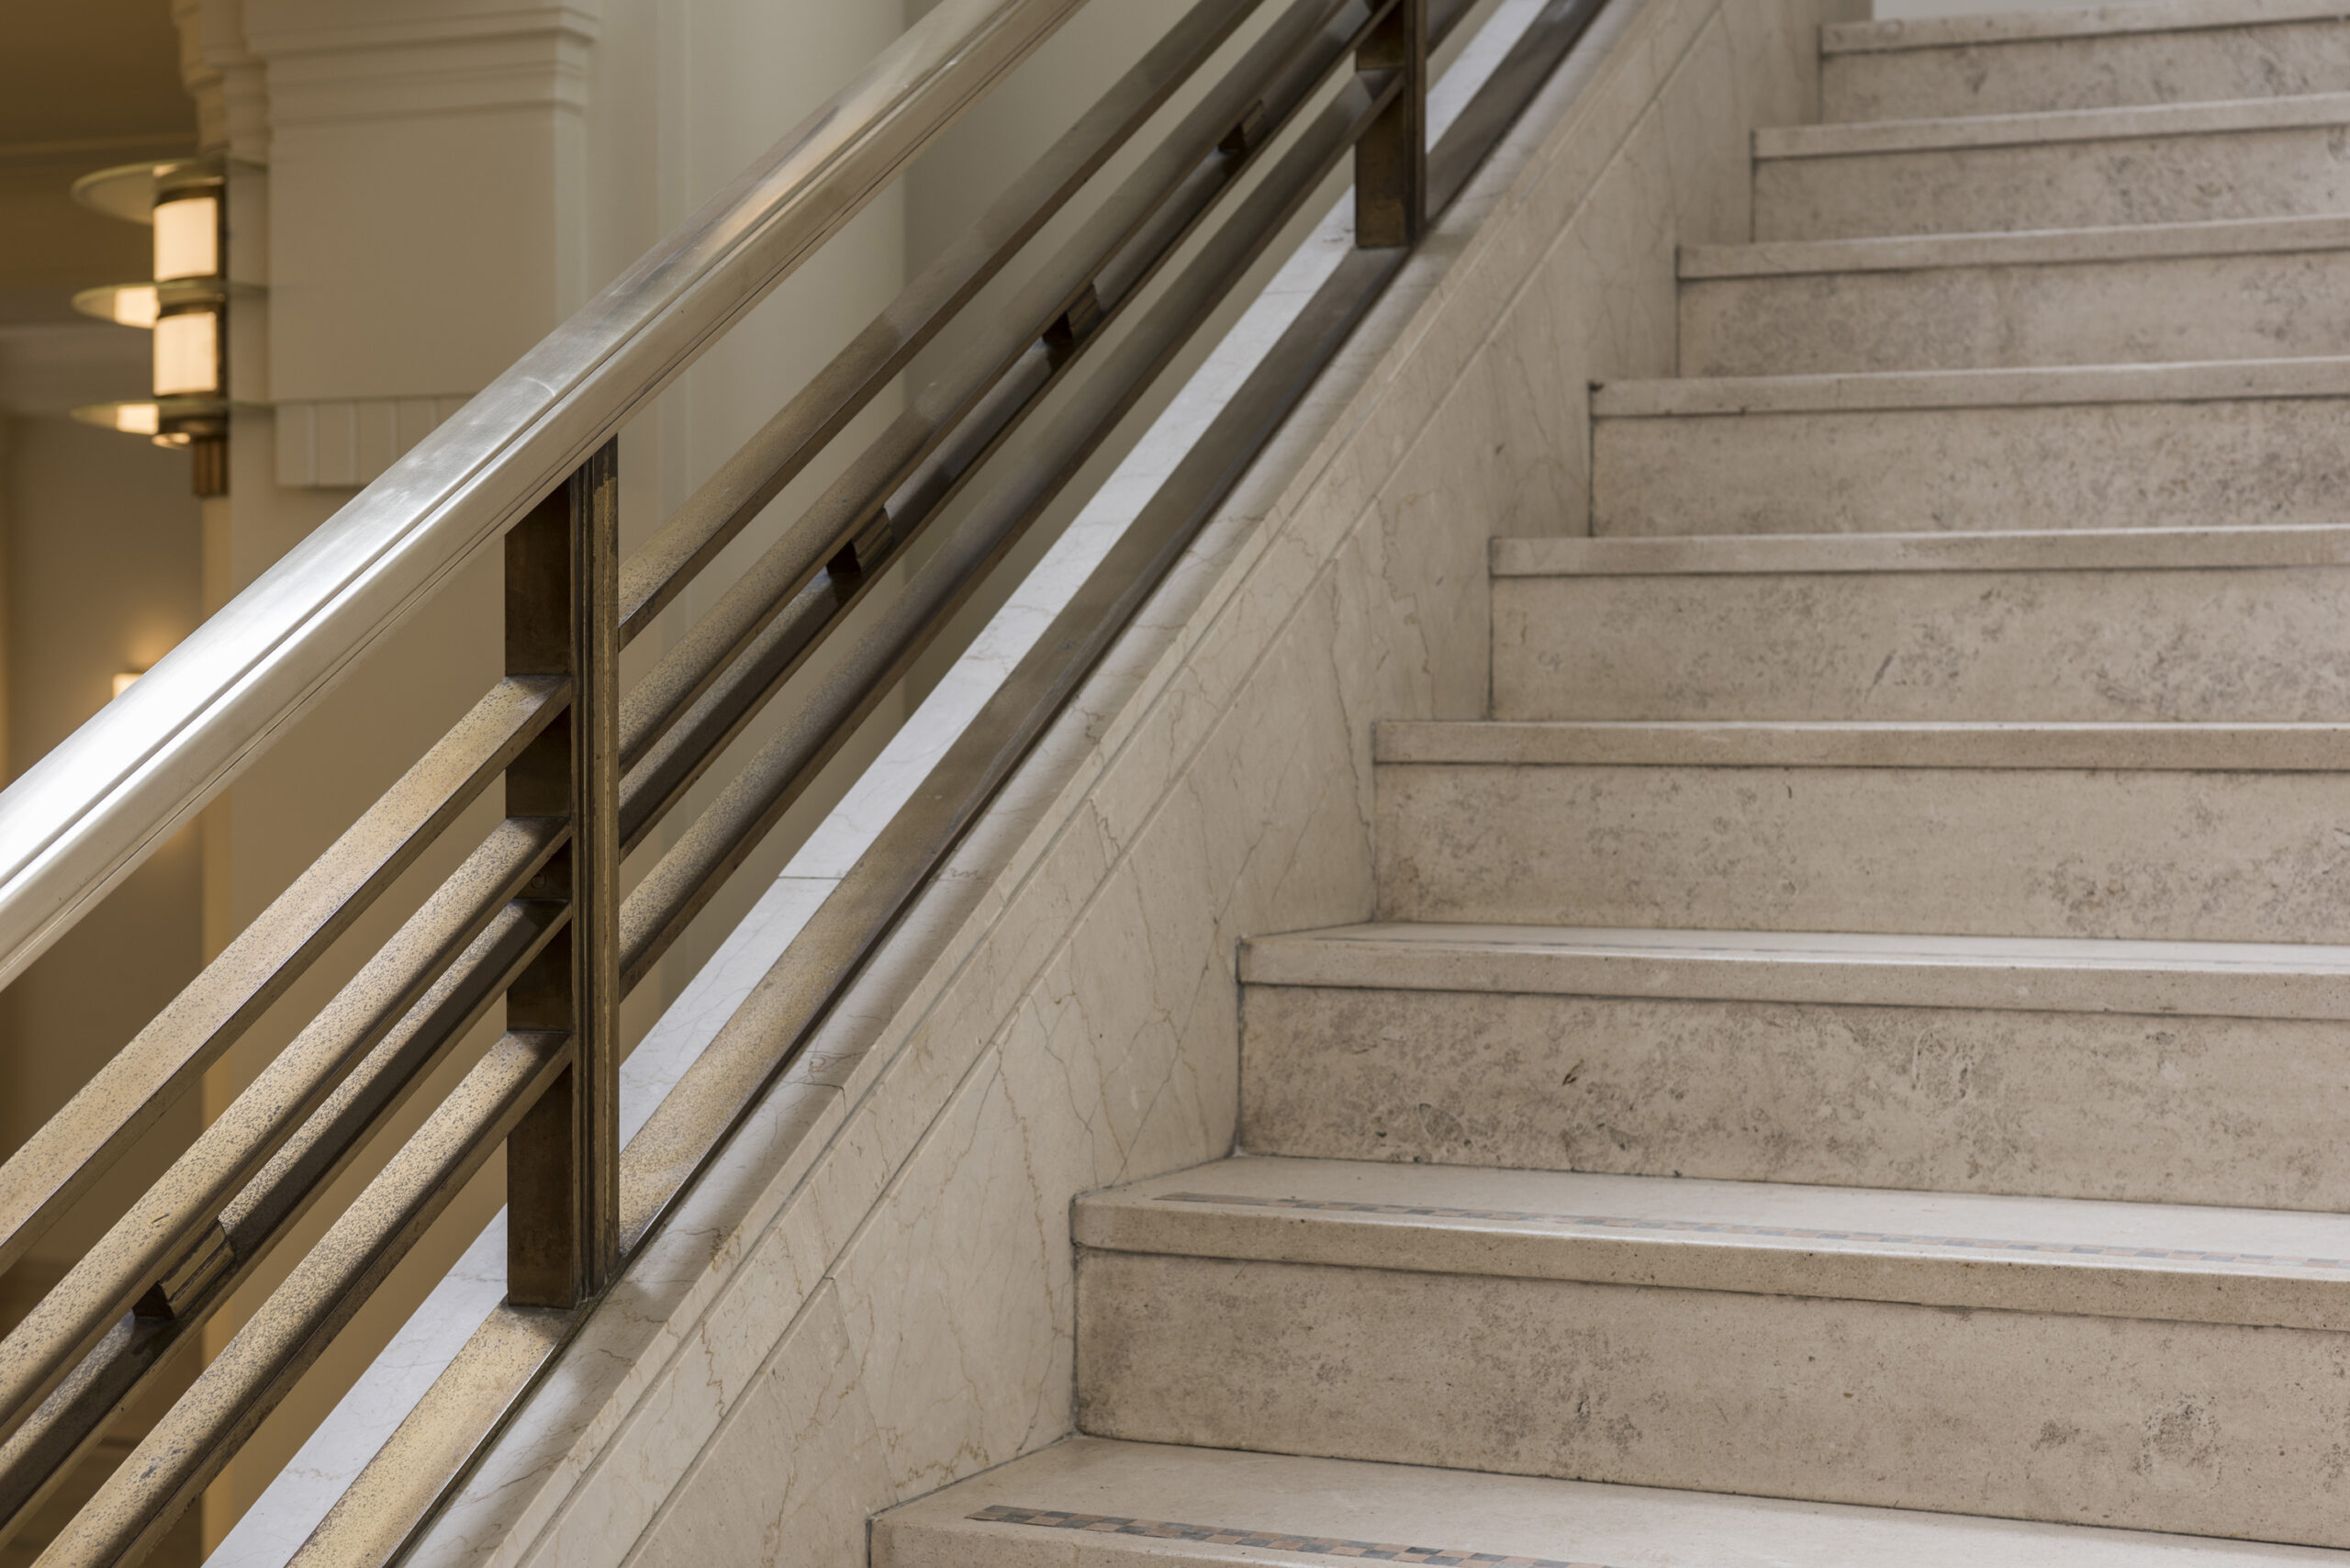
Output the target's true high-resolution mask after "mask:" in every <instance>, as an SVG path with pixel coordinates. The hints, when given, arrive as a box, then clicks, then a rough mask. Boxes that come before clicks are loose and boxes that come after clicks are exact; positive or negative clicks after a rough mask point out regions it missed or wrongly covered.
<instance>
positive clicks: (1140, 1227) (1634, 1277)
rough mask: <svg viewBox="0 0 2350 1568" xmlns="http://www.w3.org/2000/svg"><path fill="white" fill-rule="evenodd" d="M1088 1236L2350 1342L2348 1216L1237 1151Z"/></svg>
mask: <svg viewBox="0 0 2350 1568" xmlns="http://www.w3.org/2000/svg"><path fill="white" fill-rule="evenodd" d="M1500 1198H1507V1199H1508V1200H1509V1201H1508V1202H1506V1203H1504V1202H1500V1201H1487V1200H1498V1199H1500ZM1464 1199H1467V1200H1469V1201H1463V1200H1464ZM1839 1215H1841V1216H1844V1217H1841V1218H1839V1217H1838V1216H1839ZM1807 1219H1808V1220H1809V1221H1811V1222H1813V1223H1797V1222H1798V1221H1804V1220H1807ZM1072 1236H1073V1237H1074V1238H1075V1240H1076V1241H1077V1243H1078V1245H1079V1246H1080V1247H1081V1248H1083V1249H1089V1250H1091V1251H1094V1252H1113V1253H1141V1254H1146V1255H1152V1256H1160V1257H1181V1258H1196V1259H1207V1260H1225V1261H1231V1262H1238V1263H1264V1264H1280V1265H1292V1266H1299V1267H1321V1268H1342V1269H1360V1270H1365V1271H1399V1272H1409V1273H1438V1274H1452V1275H1462V1276H1472V1277H1497V1278H1510V1279H1534V1280H1543V1281H1552V1282H1561V1283H1580V1284H1597V1285H1621V1286H1630V1287H1634V1288H1643V1289H1671V1290H1696V1291H1714V1292H1722V1293H1727V1294H1741V1295H1780V1296H1802V1297H1811V1298H1829V1299H1837V1300H1857V1301H1877V1302H1886V1303H1891V1304H1898V1305H1915V1306H1926V1307H1945V1308H1960V1309H1966V1310H1976V1311H1997V1312H2025V1313H2046V1314H2053V1315H2059V1316H2089V1317H2124V1318H2142V1319H2152V1320H2155V1321H2163V1322H2190V1323H2214V1324H2227V1325H2233V1326H2241V1327H2283V1328H2296V1329H2309V1330H2315V1331H2320V1332H2338V1331H2342V1330H2344V1329H2350V1216H2344V1215H2330V1214H2320V1213H2310V1212H2300V1211H2289V1210H2251V1209H2221V1208H2216V1207H2213V1208H2205V1207H2197V1206H2194V1205H2188V1204H2140V1203H2122V1202H2115V1201H2111V1200H2101V1199H2081V1198H2040V1197H2031V1196H2023V1195H2012V1194H1991V1193H1932V1192H1901V1191H1897V1190H1887V1189H1869V1188H1857V1187H1818V1186H1807V1185H1796V1184H1794V1183H1778V1182H1724V1181H1699V1180H1691V1179H1686V1178H1682V1177H1673V1176H1623V1175H1612V1174H1599V1173H1591V1172H1573V1171H1527V1170H1490V1169H1483V1168H1475V1167H1467V1166H1444V1165H1423V1164H1408V1163H1404V1162H1386V1161H1372V1160H1332V1159H1284V1158H1281V1157H1278V1156H1270V1155H1246V1154H1243V1155H1237V1156H1234V1157H1232V1158H1230V1159H1225V1160H1220V1161H1216V1162H1214V1163H1212V1164H1209V1165H1205V1166H1199V1167H1194V1168H1192V1169H1191V1170H1181V1171H1177V1172H1173V1173H1171V1174H1169V1175H1166V1176H1160V1177H1154V1178H1151V1179H1149V1180H1147V1181H1144V1182H1136V1183H1133V1184H1131V1185H1128V1186H1125V1187H1121V1188H1117V1189H1113V1190H1112V1191H1110V1192H1107V1193H1092V1194H1088V1195H1086V1196H1083V1197H1080V1198H1079V1199H1078V1200H1077V1203H1076V1204H1075V1206H1074V1209H1073V1218H1072Z"/></svg>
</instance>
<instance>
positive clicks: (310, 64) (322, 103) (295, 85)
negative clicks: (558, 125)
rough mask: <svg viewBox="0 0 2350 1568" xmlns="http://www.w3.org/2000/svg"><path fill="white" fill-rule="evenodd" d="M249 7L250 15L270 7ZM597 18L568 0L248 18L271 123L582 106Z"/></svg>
mask: <svg viewBox="0 0 2350 1568" xmlns="http://www.w3.org/2000/svg"><path fill="white" fill-rule="evenodd" d="M274 8H275V7H274V6H266V5H256V6H255V7H254V9H255V12H256V14H262V13H264V12H266V11H267V10H271V9H274ZM598 31H599V18H598V17H597V15H596V13H595V12H594V11H593V10H592V9H589V8H587V7H584V6H576V5H553V6H495V7H485V8H480V9H472V10H466V11H459V12H448V13H443V14H440V15H426V16H413V15H411V16H407V17H400V18H399V19H397V20H396V21H394V20H386V19H385V18H383V17H358V18H353V19H350V20H346V21H341V22H328V23H323V24H322V23H319V22H318V21H316V20H314V19H311V18H308V17H305V18H303V19H302V20H300V21H291V20H289V21H287V22H286V23H285V24H282V25H277V24H256V25H255V26H254V27H253V28H252V39H253V44H254V47H255V49H256V50H258V51H259V52H260V53H261V54H262V55H263V57H265V58H266V59H267V60H268V62H269V86H270V98H271V114H272V119H273V123H274V124H276V125H278V126H281V127H284V126H298V125H331V124H345V123H350V122H353V121H359V120H374V119H404V118H418V117H430V116H434V115H445V114H452V113H464V112H467V111H476V110H482V109H511V108H536V107H542V106H554V107H556V108H561V109H566V110H569V111H571V112H573V113H579V112H583V111H584V110H585V109H586V107H587V102H588V66H589V52H590V50H592V48H593V46H594V44H595V42H596V38H597V34H598Z"/></svg>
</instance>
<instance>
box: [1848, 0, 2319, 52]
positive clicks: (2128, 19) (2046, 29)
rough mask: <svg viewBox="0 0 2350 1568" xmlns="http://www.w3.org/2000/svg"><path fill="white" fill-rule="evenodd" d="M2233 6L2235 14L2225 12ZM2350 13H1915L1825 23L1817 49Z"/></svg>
mask: <svg viewBox="0 0 2350 1568" xmlns="http://www.w3.org/2000/svg"><path fill="white" fill-rule="evenodd" d="M2230 6H2233V7H2234V10H2235V14H2233V15H2231V14H2230ZM2335 20H2350V5H2344V3H2343V0H2283V3H2279V0H2188V3H2186V4H2171V5H2151V6H2102V7H2099V8H2097V9H2094V10H2090V9H2083V10H2077V11H2042V12H2031V11H2010V12H2003V13H1997V14H1993V15H1989V16H1972V17H1909V18H1905V19H1900V20H1886V21H1868V22H1830V23H1829V24H1828V25H1827V26H1825V27H1823V28H1820V29H1819V52H1820V53H1821V54H1822V55H1834V54H1897V53H1903V52H1906V51H1908V50H1943V49H1967V48H1980V47H1991V48H1996V47H1998V46H2000V45H2003V44H2032V43H2050V42H2058V41H2062V40H2065V39H2093V38H2118V37H2131V36H2143V35H2144V34H2149V33H2199V32H2224V31H2233V30H2235V29H2237V28H2260V27H2283V26H2288V25H2290V24H2292V23H2295V22H2323V21H2335Z"/></svg>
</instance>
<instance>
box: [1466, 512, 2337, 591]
mask: <svg viewBox="0 0 2350 1568" xmlns="http://www.w3.org/2000/svg"><path fill="white" fill-rule="evenodd" d="M1487 555H1488V561H1487V566H1488V570H1489V572H1490V574H1491V576H1492V577H1494V578H1496V579H1526V578H1533V579H1540V578H1550V577H1745V576H1778V575H1785V576H1829V575H1866V574H1875V573H1883V574H1900V573H1926V572H1975V573H1995V572H2128V571H2145V572H2167V571H2176V572H2210V571H2277V570H2284V569H2290V568H2297V567H2312V566H2345V565H2350V524H2342V523H2288V524H2248V525H2245V526H2243V527H2236V528H2132V529H2086V528H2085V529H2053V530H2026V529H2015V530H2009V531H2004V532H1942V533H1774V534H1762V533H1697V534H1675V535H1663V536H1659V537H1653V538H1644V537H1623V538H1611V537H1606V536H1585V535H1558V534H1553V535H1533V536H1522V537H1499V538H1495V539H1494V540H1493V541H1492V543H1490V545H1489V546H1488V547H1487Z"/></svg>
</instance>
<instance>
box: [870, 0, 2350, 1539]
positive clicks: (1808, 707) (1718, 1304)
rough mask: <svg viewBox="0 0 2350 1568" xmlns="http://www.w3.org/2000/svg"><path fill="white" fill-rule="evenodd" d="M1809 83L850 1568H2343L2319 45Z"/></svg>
mask: <svg viewBox="0 0 2350 1568" xmlns="http://www.w3.org/2000/svg"><path fill="white" fill-rule="evenodd" d="M1822 64H1823V79H1824V95H1825V104H1826V111H1827V115H1828V123H1825V124H1821V125H1818V126H1808V127H1799V128H1792V129H1783V130H1773V131H1766V132H1763V133H1762V134H1761V135H1759V136H1758V138H1757V142H1756V146H1755V150H1754V151H1755V162H1754V215H1755V216H1754V229H1755V234H1756V242H1755V243H1753V244H1751V245H1740V246H1715V247H1706V248H1702V249H1691V250H1689V251H1686V252H1684V254H1683V256H1682V258H1681V263H1680V274H1681V284H1680V287H1681V294H1680V311H1681V314H1680V324H1681V355H1680V368H1681V371H1682V375H1681V376H1680V377H1679V378H1676V379H1673V380H1670V381H1656V382H1643V383H1619V384H1617V385H1613V386H1606V387H1604V388H1602V389H1600V390H1599V392H1598V393H1597V394H1596V395H1595V398H1594V404H1593V430H1592V442H1593V464H1592V487H1593V492H1592V510H1591V517H1592V528H1591V536H1590V537H1584V538H1542V539H1505V540H1499V541H1496V542H1495V543H1494V549H1493V555H1492V579H1493V582H1492V587H1493V611H1494V613H1493V681H1492V709H1491V712H1490V715H1489V717H1487V718H1486V719H1484V720H1482V721H1477V722H1446V723H1439V722H1411V723H1390V724H1384V725H1382V726H1380V727H1379V729H1378V731H1377V733H1376V735H1375V737H1374V745H1373V763H1374V767H1375V780H1374V786H1375V791H1376V796H1377V839H1378V866H1377V873H1378V885H1379V910H1378V917H1379V918H1378V919H1377V920H1376V921H1375V922H1374V923H1371V924H1363V925H1358V926H1350V927H1346V928H1342V929H1337V930H1328V931H1318V932H1304V933H1296V934H1290V935H1269V936H1265V937H1262V938H1259V939H1257V940H1254V941H1251V942H1250V943H1248V944H1247V945H1246V946H1245V947H1244V949H1243V951H1242V953H1241V956H1240V979H1241V982H1242V996H1241V1007H1242V1041H1243V1046H1242V1059H1241V1079H1240V1091H1239V1106H1240V1132H1239V1144H1240V1147H1241V1148H1242V1149H1243V1150H1245V1151H1246V1152H1244V1153H1241V1154H1238V1155H1236V1156H1234V1157H1233V1158H1230V1159H1225V1160H1223V1161H1220V1162H1217V1163H1214V1164H1212V1165H1208V1166H1204V1167H1200V1168H1196V1169H1192V1170H1181V1171H1178V1172H1175V1173H1173V1174H1170V1175H1167V1176H1163V1177H1158V1178H1156V1179H1153V1180H1150V1181H1147V1182H1140V1183H1137V1184H1135V1185H1132V1186H1128V1187H1125V1188H1121V1189H1118V1190H1115V1191H1113V1192H1108V1193H1099V1194H1096V1195H1093V1196H1091V1197H1088V1198H1085V1199H1082V1200H1080V1202H1079V1203H1078V1204H1077V1206H1076V1209H1075V1212H1074V1214H1073V1215H1072V1216H1071V1222H1070V1223H1071V1226H1072V1234H1073V1239H1074V1241H1075V1243H1076V1246H1077V1249H1078V1298H1077V1300H1078V1310H1077V1342H1076V1345H1075V1347H1074V1359H1075V1366H1076V1380H1077V1410H1078V1425H1079V1428H1080V1431H1081V1433H1082V1434H1083V1435H1082V1436H1080V1437H1078V1438H1074V1439H1069V1440H1067V1441H1064V1442H1062V1443H1060V1444H1058V1445H1057V1446H1055V1447H1052V1448H1050V1449H1047V1450H1044V1451H1042V1452H1039V1453H1036V1454H1033V1455H1031V1456H1029V1457H1028V1458H1025V1459H1023V1460H1020V1461H1018V1462H1013V1463H1012V1464H1009V1465H1006V1466H1003V1467H1002V1468H1000V1469H997V1470H994V1471H990V1472H989V1473H985V1474H982V1475H979V1476H978V1477H976V1478H973V1479H971V1480H968V1481H965V1482H963V1483H961V1484H957V1485H955V1486H951V1487H948V1488H946V1489H945V1490H944V1491H941V1492H939V1493H936V1494H934V1495H932V1496H930V1497H927V1498H925V1499H923V1500H921V1501H919V1502H916V1503H913V1504H910V1505H907V1506H903V1507H901V1508H898V1509H896V1510H894V1511H892V1512H890V1513H888V1514H885V1515H883V1516H881V1517H880V1518H878V1519H877V1520H876V1521H875V1525H874V1529H873V1535H872V1551H873V1559H874V1562H876V1563H877V1564H878V1565H881V1568H948V1565H950V1564H951V1565H953V1568H1031V1565H1035V1564H1045V1563H1054V1564H1061V1563H1067V1564H1071V1565H1073V1568H1074V1565H1079V1564H1082V1565H1085V1568H1097V1565H1100V1568H1106V1565H1109V1564H1112V1563H1123V1562H1127V1561H1129V1560H1139V1559H1145V1558H1148V1559H1182V1560H1189V1561H1198V1562H1223V1563H1232V1562H1275V1563H1300V1564H1303V1563H1311V1562H1327V1561H1330V1560H1333V1559H1346V1558H1362V1557H1370V1558H1373V1559H1377V1560H1382V1561H1395V1562H1439V1563H1447V1564H1467V1563H1472V1562H1493V1563H1525V1564H1532V1565H1535V1568H1595V1565H1600V1568H1700V1565H1703V1568H1750V1565H1751V1568H1762V1565H1764V1564H1774V1565H1800V1568H1862V1565H1863V1564H1867V1565H1871V1568H1877V1565H1886V1564H1917V1565H1919V1568H1942V1565H1943V1564H1949V1565H1951V1568H1956V1565H1958V1564H1961V1563H1965V1564H1969V1565H1973V1564H1977V1563H1984V1562H1998V1563H2019V1564H2022V1563H2030V1564H2046V1565H2050V1568H2105V1565H2108V1564H2111V1565H2115V1568H2119V1565H2121V1564H2125V1563H2126V1564H2132V1565H2137V1564H2161V1565H2177V1568H2251V1565H2253V1564H2263V1565H2268V1564H2277V1565H2281V1564H2285V1563H2295V1562H2307V1563H2319V1562H2327V1563H2335V1564H2343V1565H2350V1159H2345V1157H2344V1152H2343V1140H2342V1137H2341V1134H2340V1128H2341V1127H2342V1126H2344V1124H2345V1122H2350V633H2345V630H2344V629H2345V627H2350V615H2345V613H2344V610H2350V510H2345V508H2350V440H2345V439H2344V437H2345V435H2350V401H2346V400H2350V287H2345V285H2350V0H2158V3H2155V4H2148V5H2141V6H2129V7H2121V8H2116V9H2114V10H2111V11H2105V12H2093V13H2080V14H2077V15H2062V14H2034V15H2031V16H2018V17H1970V18H1959V19H1953V20H1949V21H1942V22H1930V23H1911V24H1893V23H1877V24H1860V25H1855V26H1852V27H1842V28H1830V29H1829V30H1828V35H1827V36H1826V37H1825V38H1824V39H1822Z"/></svg>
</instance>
